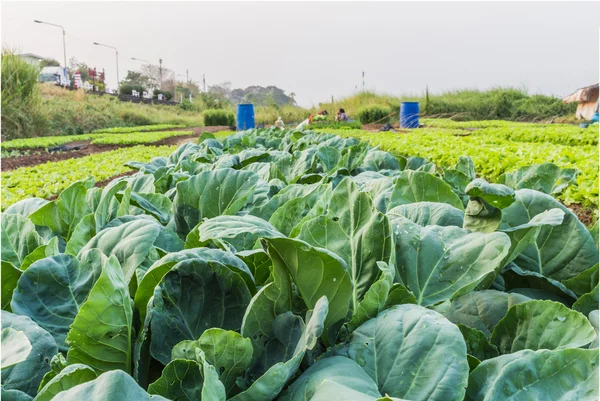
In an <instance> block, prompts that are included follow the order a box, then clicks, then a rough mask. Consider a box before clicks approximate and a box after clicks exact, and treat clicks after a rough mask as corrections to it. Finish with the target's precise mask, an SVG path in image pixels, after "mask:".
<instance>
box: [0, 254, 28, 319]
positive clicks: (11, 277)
mask: <svg viewBox="0 0 600 401" xmlns="http://www.w3.org/2000/svg"><path fill="white" fill-rule="evenodd" d="M0 263H1V266H2V310H5V311H8V312H11V311H12V310H11V308H10V300H11V299H12V296H13V292H14V290H15V288H17V282H18V280H19V277H21V274H23V271H22V270H20V269H17V268H16V267H14V266H13V265H12V263H10V262H5V261H2V262H0Z"/></svg>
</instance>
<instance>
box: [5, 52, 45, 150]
mask: <svg viewBox="0 0 600 401" xmlns="http://www.w3.org/2000/svg"><path fill="white" fill-rule="evenodd" d="M38 75H39V70H38V68H37V67H35V66H32V65H30V64H28V63H27V62H25V61H24V60H23V59H21V58H20V57H19V56H16V55H15V54H13V53H12V52H10V51H6V50H5V51H3V52H2V137H3V138H4V139H12V138H19V137H23V136H26V135H27V132H30V131H33V130H35V126H36V124H37V122H38V121H39V119H38V118H37V113H38V107H39V104H40V99H41V97H40V92H39V83H38V82H37V80H38Z"/></svg>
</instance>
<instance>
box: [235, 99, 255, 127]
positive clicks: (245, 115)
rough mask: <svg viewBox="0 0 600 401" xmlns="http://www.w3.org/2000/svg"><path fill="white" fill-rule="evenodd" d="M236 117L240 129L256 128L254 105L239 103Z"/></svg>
mask: <svg viewBox="0 0 600 401" xmlns="http://www.w3.org/2000/svg"><path fill="white" fill-rule="evenodd" d="M236 119H237V129H238V131H244V130H247V129H252V128H254V105H253V104H238V106H237V118H236Z"/></svg>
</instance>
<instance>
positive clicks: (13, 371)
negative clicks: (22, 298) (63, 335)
mask: <svg viewBox="0 0 600 401" xmlns="http://www.w3.org/2000/svg"><path fill="white" fill-rule="evenodd" d="M0 314H1V316H2V330H4V329H6V328H12V329H13V330H16V331H20V332H22V333H24V334H25V336H26V337H27V339H28V340H29V343H30V344H31V352H30V353H29V355H28V356H27V359H25V360H24V361H23V362H21V363H19V364H17V365H15V366H12V367H9V368H7V369H2V388H3V389H5V390H19V391H23V392H24V393H27V394H29V395H30V396H35V394H36V393H37V390H38V386H39V385H40V383H41V381H42V379H43V377H44V375H45V374H46V373H47V372H48V371H50V359H52V356H54V355H56V353H57V352H58V349H57V348H56V342H55V341H54V338H52V336H51V335H50V334H49V333H48V332H47V331H46V330H44V329H42V328H41V327H40V326H38V325H37V324H36V323H35V322H34V321H33V320H31V319H30V318H29V317H27V316H19V315H14V314H12V313H10V312H6V311H1V312H0ZM5 352H6V350H5V349H3V350H2V353H3V354H4V353H5Z"/></svg>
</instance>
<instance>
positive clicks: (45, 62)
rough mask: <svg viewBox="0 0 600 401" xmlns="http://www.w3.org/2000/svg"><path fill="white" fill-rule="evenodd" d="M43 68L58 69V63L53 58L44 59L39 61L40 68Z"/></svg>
mask: <svg viewBox="0 0 600 401" xmlns="http://www.w3.org/2000/svg"><path fill="white" fill-rule="evenodd" d="M44 67H60V63H59V62H58V61H56V60H54V59H53V58H45V59H43V60H42V61H40V68H44Z"/></svg>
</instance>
